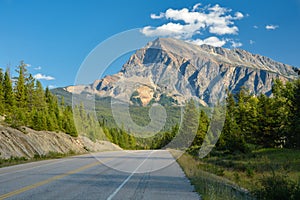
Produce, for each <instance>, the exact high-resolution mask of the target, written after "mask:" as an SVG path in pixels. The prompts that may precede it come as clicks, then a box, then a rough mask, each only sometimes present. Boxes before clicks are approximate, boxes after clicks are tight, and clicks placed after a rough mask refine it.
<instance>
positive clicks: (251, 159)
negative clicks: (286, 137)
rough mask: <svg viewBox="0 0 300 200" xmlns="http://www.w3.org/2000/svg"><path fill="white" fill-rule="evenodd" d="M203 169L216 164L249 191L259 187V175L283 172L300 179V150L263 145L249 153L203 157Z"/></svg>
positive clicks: (226, 175)
mask: <svg viewBox="0 0 300 200" xmlns="http://www.w3.org/2000/svg"><path fill="white" fill-rule="evenodd" d="M201 163H202V164H201V169H202V170H205V171H210V170H211V168H217V169H219V170H221V171H223V177H226V178H227V179H229V180H231V181H234V182H235V183H237V184H238V185H240V186H242V187H244V188H247V189H248V190H250V191H253V190H256V189H257V187H258V185H259V181H260V179H262V178H263V177H266V176H272V175H273V174H274V173H276V174H284V175H285V176H287V178H289V179H291V180H293V181H298V179H299V177H300V151H299V150H290V149H260V150H256V151H253V152H252V153H249V154H236V155H222V156H221V155H215V156H210V157H208V158H205V159H202V160H201Z"/></svg>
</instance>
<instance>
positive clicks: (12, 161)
mask: <svg viewBox="0 0 300 200" xmlns="http://www.w3.org/2000/svg"><path fill="white" fill-rule="evenodd" d="M74 155H78V154H77V153H75V152H74V151H70V152H68V153H58V152H51V151H50V152H48V153H47V154H45V155H34V157H33V158H26V157H13V156H12V157H10V158H0V168H1V167H7V166H12V165H18V164H24V163H28V162H33V161H40V160H48V159H59V158H64V157H68V156H74Z"/></svg>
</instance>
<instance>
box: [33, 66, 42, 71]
mask: <svg viewBox="0 0 300 200" xmlns="http://www.w3.org/2000/svg"><path fill="white" fill-rule="evenodd" d="M41 69H42V67H41V66H37V67H35V68H34V70H41Z"/></svg>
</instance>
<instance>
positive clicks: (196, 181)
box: [171, 150, 253, 200]
mask: <svg viewBox="0 0 300 200" xmlns="http://www.w3.org/2000/svg"><path fill="white" fill-rule="evenodd" d="M171 153H172V154H173V156H174V157H177V156H176V154H177V153H176V152H175V151H172V150H171ZM177 162H178V163H179V165H180V166H181V167H182V169H183V171H184V173H185V174H186V176H187V177H188V178H189V179H190V181H191V183H192V184H193V185H194V187H195V190H196V192H198V193H199V195H200V196H201V198H202V199H204V200H205V199H213V200H232V199H237V200H240V199H241V200H242V199H246V200H247V199H253V198H252V197H251V196H250V195H249V192H248V191H247V190H245V189H243V188H240V187H239V186H238V185H237V184H235V183H234V182H232V181H230V180H228V179H226V178H224V177H221V176H218V175H216V174H213V173H210V172H207V171H204V170H202V169H201V168H202V162H201V161H199V160H196V159H194V158H193V157H192V156H190V155H189V154H186V153H185V154H183V155H182V156H180V157H179V158H178V159H177Z"/></svg>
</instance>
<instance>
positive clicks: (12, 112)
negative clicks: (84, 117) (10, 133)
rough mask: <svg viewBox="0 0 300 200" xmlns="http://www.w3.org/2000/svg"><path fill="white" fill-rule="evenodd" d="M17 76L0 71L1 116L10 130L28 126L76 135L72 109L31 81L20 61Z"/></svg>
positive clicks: (40, 85)
mask: <svg viewBox="0 0 300 200" xmlns="http://www.w3.org/2000/svg"><path fill="white" fill-rule="evenodd" d="M16 72H17V73H18V76H17V77H11V73H10V69H6V71H5V72H3V69H0V115H2V116H3V118H4V122H6V123H7V124H8V125H10V126H12V127H20V126H27V127H30V128H32V129H34V130H49V131H63V132H65V133H67V134H70V135H71V136H77V135H78V134H77V131H76V128H75V125H74V121H73V115H72V109H71V107H70V106H65V105H64V103H63V102H62V103H61V105H59V104H58V101H57V98H56V97H55V96H54V95H52V93H51V92H50V90H49V89H48V88H46V89H45V90H44V88H43V86H42V84H41V83H40V82H39V81H38V80H35V79H34V78H33V76H32V75H31V74H29V73H28V71H27V69H26V64H24V62H21V63H20V65H19V66H18V67H17V69H16Z"/></svg>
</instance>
